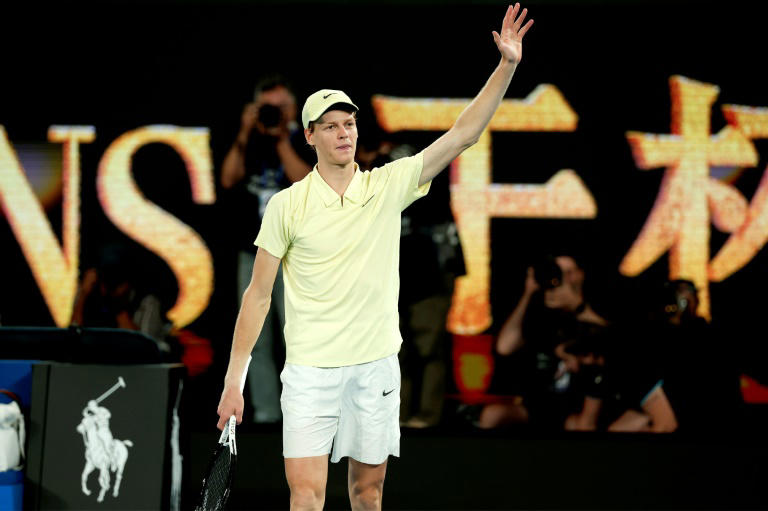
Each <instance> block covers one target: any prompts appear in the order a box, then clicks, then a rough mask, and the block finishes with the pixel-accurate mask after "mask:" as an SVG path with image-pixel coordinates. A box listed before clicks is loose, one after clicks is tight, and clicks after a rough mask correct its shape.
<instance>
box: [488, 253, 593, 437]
mask: <svg viewBox="0 0 768 511" xmlns="http://www.w3.org/2000/svg"><path fill="white" fill-rule="evenodd" d="M584 281H585V271H584V268H583V265H582V264H579V262H577V259H576V257H574V256H573V255H570V254H562V255H557V256H548V257H546V258H544V259H543V260H542V261H541V262H540V263H538V264H536V265H534V266H532V267H530V268H528V274H527V278H526V282H525V289H524V292H523V295H522V297H521V298H520V301H519V302H518V304H517V306H516V307H515V309H514V310H513V311H512V314H511V315H510V316H509V318H508V319H507V320H506V321H505V322H504V325H503V326H502V328H501V331H500V332H499V335H498V339H497V343H496V351H497V353H498V355H500V357H499V360H498V362H499V363H498V365H497V368H496V373H498V376H496V375H495V380H496V382H497V383H498V382H499V381H502V382H503V381H504V380H506V382H505V383H502V386H503V387H506V389H505V390H504V393H520V394H521V395H522V396H523V402H522V404H512V405H510V404H490V405H487V406H485V407H484V408H483V410H482V411H481V413H480V416H479V418H478V421H477V425H478V426H479V427H481V428H495V427H499V426H502V425H505V424H509V423H512V422H520V421H524V422H529V423H531V424H533V425H536V426H537V427H544V428H551V429H560V428H562V425H563V423H564V421H565V418H566V417H567V416H568V415H569V414H570V413H571V412H572V411H574V410H575V409H577V408H578V406H580V404H581V395H580V394H579V391H578V388H579V386H581V385H582V383H581V380H582V379H583V377H582V376H581V375H579V372H580V371H579V369H580V360H579V357H577V356H574V355H573V354H571V353H569V352H568V351H567V350H566V348H567V347H568V346H569V345H570V344H572V343H575V342H578V341H583V340H585V339H590V338H593V337H595V336H599V335H602V334H603V331H604V330H605V328H606V326H607V321H606V320H605V319H604V318H602V317H601V316H600V315H599V314H597V313H596V312H595V311H594V310H593V308H592V307H591V305H590V304H589V303H588V302H587V300H586V298H585V295H584ZM496 387H497V389H498V385H496ZM497 392H498V390H497Z"/></svg>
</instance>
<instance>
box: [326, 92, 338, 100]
mask: <svg viewBox="0 0 768 511" xmlns="http://www.w3.org/2000/svg"><path fill="white" fill-rule="evenodd" d="M334 94H336V93H335V92H331V93H330V94H326V95H325V96H323V99H328V96H333V95H334Z"/></svg>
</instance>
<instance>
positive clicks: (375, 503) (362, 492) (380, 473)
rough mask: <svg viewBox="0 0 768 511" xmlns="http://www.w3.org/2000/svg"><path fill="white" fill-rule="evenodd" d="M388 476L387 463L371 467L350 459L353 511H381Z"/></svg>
mask: <svg viewBox="0 0 768 511" xmlns="http://www.w3.org/2000/svg"><path fill="white" fill-rule="evenodd" d="M386 474H387V462H386V461H385V462H384V463H380V464H378V465H370V464H368V463H361V462H359V461H357V460H354V459H352V458H349V473H348V484H349V502H350V504H351V506H352V511H358V510H359V511H363V510H366V511H367V510H379V509H381V501H382V497H383V495H384V476H386Z"/></svg>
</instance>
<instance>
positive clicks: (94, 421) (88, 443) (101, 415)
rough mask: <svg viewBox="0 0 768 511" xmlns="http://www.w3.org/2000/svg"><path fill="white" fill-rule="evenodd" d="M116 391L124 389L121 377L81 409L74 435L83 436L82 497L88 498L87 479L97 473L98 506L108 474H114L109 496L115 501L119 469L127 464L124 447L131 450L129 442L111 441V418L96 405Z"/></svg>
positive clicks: (104, 490) (126, 452)
mask: <svg viewBox="0 0 768 511" xmlns="http://www.w3.org/2000/svg"><path fill="white" fill-rule="evenodd" d="M120 388H125V380H123V377H122V376H120V377H118V379H117V383H115V384H114V385H113V386H112V387H111V388H110V389H109V390H108V391H106V392H105V393H104V394H102V395H101V396H99V397H97V398H96V399H92V400H90V401H88V404H87V405H86V407H85V408H84V409H83V419H82V420H81V421H80V424H78V426H77V428H76V429H77V432H78V433H80V434H81V435H82V436H83V442H84V443H85V467H84V468H83V473H82V475H81V476H80V484H81V486H82V490H83V493H84V494H86V495H90V494H91V491H90V490H89V489H88V476H89V475H90V474H91V472H93V471H94V470H96V469H98V470H99V486H101V491H100V492H99V497H98V498H97V499H96V500H97V501H98V502H102V501H103V500H104V494H105V493H107V491H109V485H110V472H115V486H114V488H113V489H112V496H113V497H117V496H118V495H119V493H120V481H122V479H123V469H124V468H125V462H126V461H128V447H133V442H131V441H130V440H117V439H115V438H113V437H112V431H111V430H110V429H109V419H110V418H111V417H112V414H111V413H110V411H109V410H107V408H105V407H103V406H100V405H99V403H101V402H102V401H103V400H105V399H106V398H107V397H109V396H110V395H111V394H112V393H113V392H115V391H116V390H118V389H120Z"/></svg>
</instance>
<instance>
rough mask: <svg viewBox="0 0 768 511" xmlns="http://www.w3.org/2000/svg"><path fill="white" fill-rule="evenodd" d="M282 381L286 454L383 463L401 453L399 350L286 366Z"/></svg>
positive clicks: (373, 463) (293, 456) (299, 456)
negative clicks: (362, 359) (343, 361)
mask: <svg viewBox="0 0 768 511" xmlns="http://www.w3.org/2000/svg"><path fill="white" fill-rule="evenodd" d="M280 380H281V381H282V382H283V393H282V396H281V397H280V404H281V405H282V409H283V456H284V457H286V458H304V457H309V456H322V455H325V454H329V453H330V454H331V461H332V462H333V463H337V462H338V461H339V460H340V459H341V458H343V457H345V456H348V457H350V458H353V459H355V460H356V461H359V462H361V463H368V464H371V465H378V464H380V463H383V462H384V461H386V460H387V458H388V456H389V455H390V454H391V455H393V456H400V423H399V417H400V365H399V363H398V360H397V354H395V355H391V356H389V357H386V358H382V359H379V360H374V361H373V362H367V363H365V364H357V365H353V366H345V367H311V366H301V365H295V364H285V367H284V368H283V372H282V373H281V374H280ZM331 447H333V452H331Z"/></svg>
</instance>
